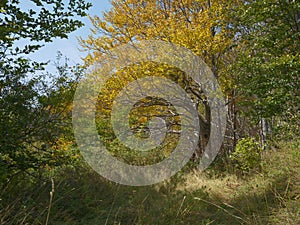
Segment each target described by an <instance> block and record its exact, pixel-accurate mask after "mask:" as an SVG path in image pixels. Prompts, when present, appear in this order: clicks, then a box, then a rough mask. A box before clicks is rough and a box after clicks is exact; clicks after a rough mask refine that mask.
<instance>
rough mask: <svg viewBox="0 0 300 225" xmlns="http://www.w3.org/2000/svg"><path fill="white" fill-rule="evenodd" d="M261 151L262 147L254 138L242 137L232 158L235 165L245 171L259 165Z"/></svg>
mask: <svg viewBox="0 0 300 225" xmlns="http://www.w3.org/2000/svg"><path fill="white" fill-rule="evenodd" d="M261 152H262V148H261V147H260V146H259V143H258V142H257V141H255V139H254V138H242V139H240V140H239V141H238V143H237V145H236V147H235V151H234V152H233V153H232V154H231V156H230V158H231V160H232V161H233V162H234V163H235V167H236V168H237V169H239V170H241V171H242V172H243V173H245V172H250V171H251V170H253V169H256V168H258V167H259V165H260V160H261Z"/></svg>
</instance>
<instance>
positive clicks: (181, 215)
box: [0, 141, 300, 225]
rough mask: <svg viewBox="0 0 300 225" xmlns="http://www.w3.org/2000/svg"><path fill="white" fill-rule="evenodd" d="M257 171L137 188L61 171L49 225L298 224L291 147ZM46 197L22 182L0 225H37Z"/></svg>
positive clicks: (298, 184) (297, 170)
mask: <svg viewBox="0 0 300 225" xmlns="http://www.w3.org/2000/svg"><path fill="white" fill-rule="evenodd" d="M262 167H263V170H262V171H261V172H260V173H256V174H254V175H252V176H247V177H238V176H236V175H235V174H234V173H231V174H229V173H223V174H221V175H220V174H218V173H213V172H212V171H207V172H205V173H199V172H192V173H189V174H187V175H184V177H180V176H176V177H174V178H172V179H171V180H170V181H168V182H165V183H163V184H159V185H154V186H151V187H139V188H136V187H126V186H120V185H116V184H112V183H110V182H107V181H104V180H103V179H101V178H99V176H98V175H97V174H94V173H91V172H87V171H86V170H83V171H82V170H81V171H75V170H74V169H72V170H71V169H69V170H66V171H64V172H63V174H58V175H57V177H56V179H55V193H54V199H53V206H52V208H51V214H50V221H49V224H53V225H56V224H59V225H60V224H72V225H73V224H74V225H75V224H86V225H95V224H195V225H196V224H218V225H220V224H224V225H227V224H231V225H233V224H251V225H252V224H253V225H254V224H272V225H273V224H283V225H286V224H300V147H299V141H298V142H292V143H288V144H287V143H286V144H285V146H282V147H281V148H280V150H276V151H272V152H269V153H268V155H265V156H264V160H263V165H262ZM212 174H213V175H212ZM16 187H18V188H16ZM50 189H51V184H50V183H42V184H38V185H29V182H28V181H26V182H24V183H22V182H17V183H16V184H14V185H13V186H12V187H10V188H8V189H6V190H5V192H3V193H2V194H1V195H2V196H1V199H2V200H0V206H1V208H0V224H45V219H46V215H47V207H48V204H49V190H50ZM21 190H22V191H21ZM8 193H9V194H8ZM18 196H19V197H18ZM6 202H10V204H5V203H6Z"/></svg>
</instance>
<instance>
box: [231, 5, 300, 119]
mask: <svg viewBox="0 0 300 225" xmlns="http://www.w3.org/2000/svg"><path fill="white" fill-rule="evenodd" d="M299 18H300V3H299V1H286V0H278V1H274V0H258V1H253V2H252V1H251V2H249V4H245V5H244V6H242V7H240V8H239V10H238V19H237V20H236V21H235V23H236V26H237V28H238V32H239V34H240V35H239V42H240V43H242V44H241V45H240V46H239V53H238V60H237V61H236V62H237V64H236V67H235V68H234V73H235V74H238V75H237V82H236V84H237V86H238V89H239V92H240V95H241V96H243V101H242V102H241V105H242V106H244V109H243V110H244V111H246V112H248V113H249V114H250V115H252V116H253V117H254V119H255V118H259V117H264V118H271V117H272V116H278V115H279V116H285V115H286V112H290V111H292V112H293V113H295V112H297V111H298V110H299V105H300V98H299V86H300V83H299V82H300V80H299V70H300V57H299V49H300V41H299V40H300V19H299ZM297 93H298V94H297Z"/></svg>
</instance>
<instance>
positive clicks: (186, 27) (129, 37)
mask: <svg viewBox="0 0 300 225" xmlns="http://www.w3.org/2000/svg"><path fill="white" fill-rule="evenodd" d="M233 4H235V2H234V1H210V0H208V1H207V0H205V1H203V0H199V1H189V0H188V1H166V0H158V1H157V0H153V1H138V0H126V1H117V0H115V1H112V9H111V10H110V11H109V12H107V13H105V14H104V19H103V20H102V19H100V18H99V17H97V16H96V17H93V18H91V21H92V23H93V25H94V29H93V35H90V36H89V38H88V39H87V40H81V41H82V46H83V47H84V48H85V49H86V50H89V51H90V54H89V55H88V57H87V58H86V63H87V64H88V65H91V64H93V63H95V62H97V61H98V60H100V58H101V56H102V55H103V54H106V53H109V52H110V51H111V49H113V48H114V47H116V46H120V45H122V44H126V43H132V42H134V41H138V40H151V39H158V40H163V41H167V42H172V43H174V44H177V45H180V46H183V47H186V48H188V49H190V50H191V51H193V52H194V53H195V54H197V55H198V56H200V57H201V58H202V59H203V60H204V61H205V62H206V63H207V65H208V66H210V68H211V69H212V71H213V73H214V75H215V77H217V78H220V77H222V76H223V75H224V74H223V73H222V72H223V71H222V69H223V66H224V63H223V62H224V58H223V57H224V56H225V52H226V51H227V50H228V48H229V47H230V45H231V44H232V38H233V36H234V34H233V33H232V29H231V27H230V17H229V15H230V14H229V11H230V10H231V9H232V7H233V6H232V5H233ZM98 34H99V36H97V35H98ZM149 68H151V75H154V76H155V74H156V75H157V76H164V75H166V74H167V77H168V78H170V79H172V80H174V81H176V82H177V83H178V84H180V85H182V87H183V88H185V90H186V92H188V93H189V94H190V95H191V96H193V99H195V102H196V103H197V105H199V107H198V110H199V120H200V126H201V129H200V130H201V141H200V142H199V149H201V150H203V148H204V147H205V144H206V142H207V140H208V137H209V132H210V122H211V121H210V107H209V104H208V102H207V99H206V97H205V95H204V94H203V90H201V88H200V87H199V85H196V84H195V83H194V82H192V81H191V80H190V79H188V78H187V77H186V76H185V75H184V74H183V73H182V72H180V71H179V70H176V69H175V68H170V67H166V66H163V65H154V66H153V65H152V67H151V65H149V64H143V65H140V68H139V70H140V71H143V72H141V74H143V73H144V74H145V72H146V71H149ZM154 68H156V69H154ZM132 74H134V75H136V72H133V71H132V70H127V71H125V72H123V76H124V77H125V78H119V79H118V82H119V83H121V84H122V85H125V84H124V81H125V80H126V79H127V78H126V76H127V77H130V76H131V75H132ZM220 80H221V79H220ZM223 80H225V79H223ZM122 82H123V83H122ZM126 82H127V81H126ZM126 82H125V83H126ZM224 84H225V83H224ZM122 85H120V86H119V87H122ZM112 87H114V85H112ZM112 89H113V88H112ZM111 97H112V96H111ZM198 153H199V151H198Z"/></svg>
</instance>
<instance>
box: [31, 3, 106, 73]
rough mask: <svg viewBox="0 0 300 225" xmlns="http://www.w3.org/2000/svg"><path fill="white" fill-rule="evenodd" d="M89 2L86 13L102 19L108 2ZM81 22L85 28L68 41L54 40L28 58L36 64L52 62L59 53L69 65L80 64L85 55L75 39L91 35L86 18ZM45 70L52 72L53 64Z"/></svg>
mask: <svg viewBox="0 0 300 225" xmlns="http://www.w3.org/2000/svg"><path fill="white" fill-rule="evenodd" d="M89 2H91V3H92V4H93V6H92V7H91V8H90V10H89V11H88V14H89V15H91V16H94V15H97V16H100V17H102V14H103V12H104V11H107V10H109V8H110V7H111V3H110V0H89ZM81 21H83V22H84V23H85V26H84V27H82V28H80V29H78V30H76V31H75V32H73V33H71V34H70V35H69V38H68V39H56V40H54V41H53V42H52V43H47V44H46V45H45V46H44V47H43V48H41V49H40V50H39V51H37V52H35V53H34V54H32V55H30V58H31V59H32V60H35V61H38V62H45V61H48V60H51V61H54V60H55V58H56V55H57V52H58V51H60V52H61V53H62V54H63V55H64V56H67V57H68V58H69V59H70V63H71V64H76V63H80V62H82V60H81V58H82V57H84V56H85V55H86V54H87V53H84V52H81V51H80V50H79V49H80V46H79V43H78V40H77V38H78V37H83V38H87V36H88V35H89V34H91V31H90V28H91V27H92V25H91V23H90V21H89V19H88V18H81ZM46 69H47V71H49V72H54V70H55V67H54V66H53V62H50V64H49V65H48V66H47V68H46Z"/></svg>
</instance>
